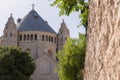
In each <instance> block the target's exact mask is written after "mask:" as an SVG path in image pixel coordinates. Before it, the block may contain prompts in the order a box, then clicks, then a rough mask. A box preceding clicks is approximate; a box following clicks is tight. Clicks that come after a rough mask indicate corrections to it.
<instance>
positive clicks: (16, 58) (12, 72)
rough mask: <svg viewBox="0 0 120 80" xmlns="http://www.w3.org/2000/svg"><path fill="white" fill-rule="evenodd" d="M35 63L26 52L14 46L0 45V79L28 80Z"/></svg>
mask: <svg viewBox="0 0 120 80" xmlns="http://www.w3.org/2000/svg"><path fill="white" fill-rule="evenodd" d="M34 70H35V63H34V62H33V59H32V57H31V56H30V54H29V53H28V52H24V51H22V50H21V49H19V48H16V47H0V80H29V78H30V75H31V74H32V73H33V71H34Z"/></svg>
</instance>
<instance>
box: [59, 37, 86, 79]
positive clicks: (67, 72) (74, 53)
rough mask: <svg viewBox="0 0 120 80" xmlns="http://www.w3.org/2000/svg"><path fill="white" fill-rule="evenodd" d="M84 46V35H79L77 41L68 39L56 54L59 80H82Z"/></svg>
mask: <svg viewBox="0 0 120 80" xmlns="http://www.w3.org/2000/svg"><path fill="white" fill-rule="evenodd" d="M85 45H86V44H85V35H80V37H79V39H68V40H67V42H66V44H65V46H64V48H63V49H62V50H60V51H59V52H58V60H59V61H58V76H59V79H60V80H83V69H84V62H85Z"/></svg>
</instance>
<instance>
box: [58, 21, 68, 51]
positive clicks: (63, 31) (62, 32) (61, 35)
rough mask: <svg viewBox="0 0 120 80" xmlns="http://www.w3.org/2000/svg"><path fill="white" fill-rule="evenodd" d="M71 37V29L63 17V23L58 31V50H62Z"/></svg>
mask: <svg viewBox="0 0 120 80" xmlns="http://www.w3.org/2000/svg"><path fill="white" fill-rule="evenodd" d="M69 37H70V33H69V29H68V28H67V26H66V23H65V22H64V19H63V21H62V23H61V27H60V29H59V32H58V38H57V42H58V46H57V47H58V50H61V49H62V48H63V46H64V44H65V42H66V40H67V38H69Z"/></svg>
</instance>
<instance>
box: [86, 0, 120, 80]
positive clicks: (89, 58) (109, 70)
mask: <svg viewBox="0 0 120 80" xmlns="http://www.w3.org/2000/svg"><path fill="white" fill-rule="evenodd" d="M89 1H90V2H89V3H90V4H89V17H88V18H89V19H88V31H87V52H86V61H85V75H84V80H120V0H89Z"/></svg>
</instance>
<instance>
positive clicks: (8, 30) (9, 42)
mask: <svg viewBox="0 0 120 80" xmlns="http://www.w3.org/2000/svg"><path fill="white" fill-rule="evenodd" d="M3 36H4V43H3V45H4V46H17V29H16V24H15V22H14V19H13V17H12V14H11V15H10V17H9V18H8V21H7V23H6V25H5V28H4V35H3Z"/></svg>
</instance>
